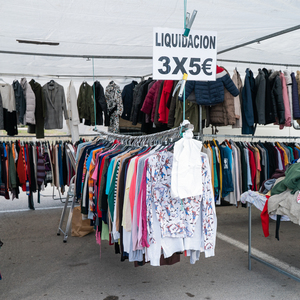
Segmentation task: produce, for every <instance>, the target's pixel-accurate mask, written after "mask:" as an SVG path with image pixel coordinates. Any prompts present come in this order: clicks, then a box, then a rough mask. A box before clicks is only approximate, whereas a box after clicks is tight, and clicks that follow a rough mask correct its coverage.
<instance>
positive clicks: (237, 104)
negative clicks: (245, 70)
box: [232, 69, 243, 128]
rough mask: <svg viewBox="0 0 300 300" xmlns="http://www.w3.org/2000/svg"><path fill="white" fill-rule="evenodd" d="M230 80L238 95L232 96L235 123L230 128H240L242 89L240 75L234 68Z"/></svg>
mask: <svg viewBox="0 0 300 300" xmlns="http://www.w3.org/2000/svg"><path fill="white" fill-rule="evenodd" d="M232 81H233V83H234V84H235V86H236V87H237V89H238V90H239V94H238V96H235V97H234V113H235V119H236V120H235V125H232V128H242V123H243V122H242V110H241V106H242V90H243V82H242V79H241V76H240V73H239V72H238V71H237V70H236V69H235V70H234V71H233V76H232Z"/></svg>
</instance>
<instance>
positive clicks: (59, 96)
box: [43, 81, 69, 129]
mask: <svg viewBox="0 0 300 300" xmlns="http://www.w3.org/2000/svg"><path fill="white" fill-rule="evenodd" d="M43 92H44V97H45V107H46V113H45V129H62V128H63V114H64V117H65V120H68V119H69V117H68V111H67V105H66V98H65V91H64V88H63V86H62V85H60V84H58V83H57V82H55V81H54V82H53V83H52V81H50V82H48V83H46V84H45V85H44V86H43Z"/></svg>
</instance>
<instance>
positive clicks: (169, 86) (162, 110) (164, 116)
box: [158, 80, 173, 124]
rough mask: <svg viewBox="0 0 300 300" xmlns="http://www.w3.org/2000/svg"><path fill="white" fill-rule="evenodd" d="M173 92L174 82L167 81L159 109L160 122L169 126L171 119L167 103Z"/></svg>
mask: <svg viewBox="0 0 300 300" xmlns="http://www.w3.org/2000/svg"><path fill="white" fill-rule="evenodd" d="M172 90H173V80H165V82H164V86H163V89H162V92H161V97H160V102H159V108H158V114H159V118H158V122H160V123H163V124H167V123H168V117H169V109H168V107H167V102H168V100H169V98H170V97H172Z"/></svg>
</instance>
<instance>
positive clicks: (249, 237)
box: [248, 203, 252, 271]
mask: <svg viewBox="0 0 300 300" xmlns="http://www.w3.org/2000/svg"><path fill="white" fill-rule="evenodd" d="M251 206H252V204H251V203H248V270H250V271H251Z"/></svg>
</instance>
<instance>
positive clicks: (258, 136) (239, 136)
mask: <svg viewBox="0 0 300 300" xmlns="http://www.w3.org/2000/svg"><path fill="white" fill-rule="evenodd" d="M203 137H212V138H219V137H222V138H226V137H229V138H248V139H249V138H251V139H253V138H256V139H293V140H296V139H300V136H268V135H246V134H242V135H232V134H203Z"/></svg>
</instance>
